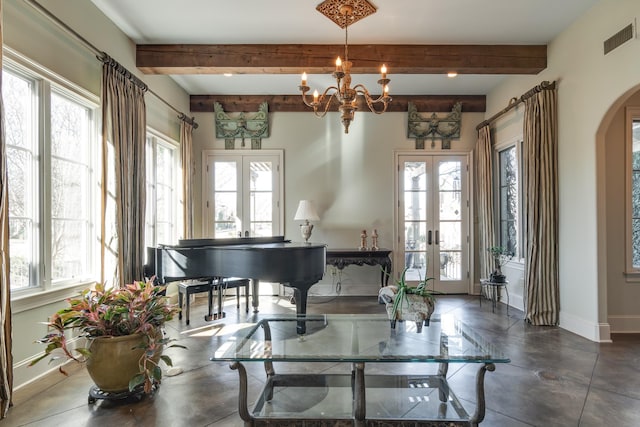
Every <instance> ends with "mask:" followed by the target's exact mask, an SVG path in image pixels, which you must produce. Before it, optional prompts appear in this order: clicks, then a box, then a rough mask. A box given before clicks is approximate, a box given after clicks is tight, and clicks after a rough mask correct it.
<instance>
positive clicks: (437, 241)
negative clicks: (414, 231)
mask: <svg viewBox="0 0 640 427" xmlns="http://www.w3.org/2000/svg"><path fill="white" fill-rule="evenodd" d="M439 244H440V230H436V245H439Z"/></svg>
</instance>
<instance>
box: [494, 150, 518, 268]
mask: <svg viewBox="0 0 640 427" xmlns="http://www.w3.org/2000/svg"><path fill="white" fill-rule="evenodd" d="M521 144H522V143H521V142H510V143H506V144H503V145H501V146H500V147H499V148H498V151H497V160H498V162H497V163H498V168H497V172H498V176H497V180H496V181H497V187H498V191H497V192H496V195H497V201H496V203H497V208H498V210H497V218H496V220H497V223H498V228H497V233H498V242H499V245H500V246H502V247H505V248H507V250H509V251H511V252H513V253H514V254H515V256H516V258H524V254H523V252H522V251H523V248H522V246H523V245H522V244H521V242H522V239H521V237H520V236H522V235H523V232H522V228H521V224H522V221H521V220H520V219H521V216H520V215H521V209H520V200H522V198H521V187H520V164H521V154H520V153H521Z"/></svg>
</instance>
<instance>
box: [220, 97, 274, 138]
mask: <svg viewBox="0 0 640 427" xmlns="http://www.w3.org/2000/svg"><path fill="white" fill-rule="evenodd" d="M214 111H215V117H216V138H224V148H225V149H227V150H233V149H234V148H235V139H236V138H242V144H241V146H242V147H244V146H245V145H244V140H245V138H251V149H254V150H259V149H261V148H262V138H267V137H269V115H268V111H269V106H268V105H267V103H266V102H263V103H262V104H260V107H259V108H258V112H257V113H255V114H254V115H253V116H251V117H247V115H245V113H240V114H238V116H237V117H235V118H232V117H230V116H229V115H228V114H227V113H225V112H224V109H223V108H222V105H221V104H220V103H219V102H216V103H215V104H214Z"/></svg>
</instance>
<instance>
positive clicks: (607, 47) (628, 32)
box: [604, 24, 633, 55]
mask: <svg viewBox="0 0 640 427" xmlns="http://www.w3.org/2000/svg"><path fill="white" fill-rule="evenodd" d="M632 38H633V24H629V25H627V26H626V27H624V28H623V29H622V30H620V31H618V32H617V33H615V34H614V35H612V36H611V37H609V38H608V39H607V40H605V41H604V54H605V55H606V54H607V53H609V52H611V51H612V50H613V49H615V48H617V47H618V46H620V45H621V44H623V43H625V42H628V41H629V40H631V39H632Z"/></svg>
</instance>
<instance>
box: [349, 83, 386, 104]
mask: <svg viewBox="0 0 640 427" xmlns="http://www.w3.org/2000/svg"><path fill="white" fill-rule="evenodd" d="M353 89H354V90H355V91H356V92H357V93H358V94H359V95H362V96H364V98H365V99H366V100H367V103H369V102H371V103H373V104H377V103H379V102H384V103H387V102H389V101H391V97H390V96H389V95H385V94H384V91H383V92H382V95H380V96H378V97H377V98H375V99H374V98H373V97H372V96H371V94H370V93H369V91H368V90H367V88H366V87H365V86H364V85H362V84H357V85H355V86H354V87H353Z"/></svg>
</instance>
